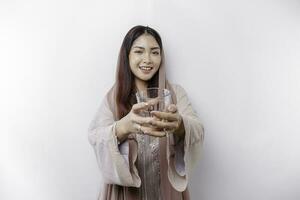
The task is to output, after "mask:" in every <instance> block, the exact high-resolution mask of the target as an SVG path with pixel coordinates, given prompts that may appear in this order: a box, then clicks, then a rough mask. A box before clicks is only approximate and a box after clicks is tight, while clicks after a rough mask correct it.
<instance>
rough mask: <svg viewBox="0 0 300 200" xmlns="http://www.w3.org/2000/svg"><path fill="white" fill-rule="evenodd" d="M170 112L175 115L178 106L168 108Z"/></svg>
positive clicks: (172, 105)
mask: <svg viewBox="0 0 300 200" xmlns="http://www.w3.org/2000/svg"><path fill="white" fill-rule="evenodd" d="M168 111H169V112H172V113H175V112H177V106H176V105H175V104H171V105H169V106H168Z"/></svg>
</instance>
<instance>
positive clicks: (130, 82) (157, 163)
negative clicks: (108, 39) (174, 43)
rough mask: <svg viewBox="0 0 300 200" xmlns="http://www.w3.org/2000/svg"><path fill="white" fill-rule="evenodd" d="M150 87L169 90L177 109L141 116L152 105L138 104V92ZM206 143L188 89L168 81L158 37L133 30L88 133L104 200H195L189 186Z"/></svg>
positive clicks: (147, 29)
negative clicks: (191, 199) (97, 166)
mask: <svg viewBox="0 0 300 200" xmlns="http://www.w3.org/2000/svg"><path fill="white" fill-rule="evenodd" d="M149 87H159V88H167V89H168V90H170V91H171V92H172V100H173V103H174V104H172V105H170V106H168V108H167V111H165V112H159V111H154V112H152V114H153V115H152V117H142V116H140V115H139V114H138V113H139V111H141V110H144V109H147V108H149V107H150V106H152V105H151V103H137V101H136V97H135V93H136V92H137V91H143V90H145V89H146V88H149ZM203 139H204V131H203V127H202V125H201V123H200V121H199V119H198V117H197V114H196V113H195V111H194V110H193V108H192V106H191V104H190V103H189V100H188V98H187V95H186V93H185V91H184V89H183V88H182V87H180V86H179V85H175V84H170V83H169V82H168V81H166V76H165V68H164V52H163V46H162V41H161V38H160V36H159V34H158V33H157V32H156V31H155V30H154V29H152V28H150V27H144V26H135V27H133V28H132V29H131V30H129V32H128V33H127V35H126V36H125V38H124V40H123V43H122V46H121V49H120V53H119V60H118V66H117V77H116V82H115V84H114V86H113V87H112V88H111V90H110V91H109V92H108V93H107V95H106V97H105V98H104V100H103V102H102V104H101V106H100V108H99V109H98V112H97V114H96V116H95V118H94V120H93V121H92V123H91V125H90V128H89V141H90V143H91V144H92V145H93V147H94V150H95V153H96V157H97V161H98V165H99V167H100V171H101V174H102V180H103V187H102V188H101V192H100V195H99V199H101V200H102V199H107V200H115V199H118V200H119V199H120V200H123V199H130V200H133V199H134V200H136V199H148V200H152V199H153V200H158V199H162V200H180V199H185V200H186V199H190V197H189V193H188V190H187V183H188V179H189V177H190V172H191V169H192V167H193V166H194V165H195V163H196V160H197V159H198V157H199V154H200V151H201V146H202V143H203ZM142 158H144V159H142Z"/></svg>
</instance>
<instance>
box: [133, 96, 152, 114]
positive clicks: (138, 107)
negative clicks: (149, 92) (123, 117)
mask: <svg viewBox="0 0 300 200" xmlns="http://www.w3.org/2000/svg"><path fill="white" fill-rule="evenodd" d="M157 103H158V99H157V98H155V99H151V100H149V101H147V102H141V103H136V104H134V105H133V106H132V108H131V109H132V111H133V112H134V113H139V112H140V111H141V110H144V109H148V108H149V107H151V106H154V105H156V104H157Z"/></svg>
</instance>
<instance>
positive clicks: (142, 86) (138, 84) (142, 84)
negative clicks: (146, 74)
mask: <svg viewBox="0 0 300 200" xmlns="http://www.w3.org/2000/svg"><path fill="white" fill-rule="evenodd" d="M135 86H136V88H137V90H138V91H142V90H146V89H147V86H148V84H147V82H146V81H143V80H140V79H138V78H136V79H135Z"/></svg>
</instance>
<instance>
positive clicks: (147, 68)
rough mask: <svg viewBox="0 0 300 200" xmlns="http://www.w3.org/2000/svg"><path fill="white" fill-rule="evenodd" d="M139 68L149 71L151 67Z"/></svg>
mask: <svg viewBox="0 0 300 200" xmlns="http://www.w3.org/2000/svg"><path fill="white" fill-rule="evenodd" d="M140 69H142V70H146V71H150V70H151V69H152V67H140Z"/></svg>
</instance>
